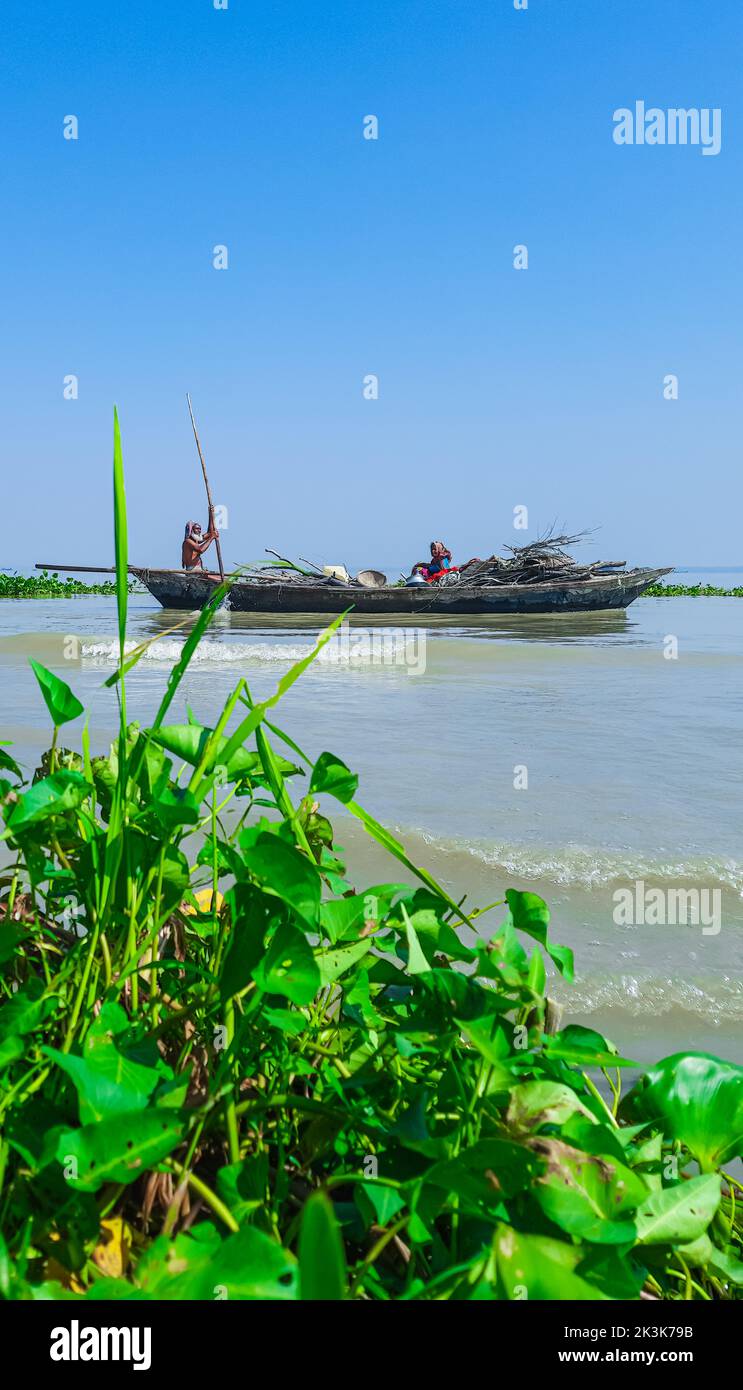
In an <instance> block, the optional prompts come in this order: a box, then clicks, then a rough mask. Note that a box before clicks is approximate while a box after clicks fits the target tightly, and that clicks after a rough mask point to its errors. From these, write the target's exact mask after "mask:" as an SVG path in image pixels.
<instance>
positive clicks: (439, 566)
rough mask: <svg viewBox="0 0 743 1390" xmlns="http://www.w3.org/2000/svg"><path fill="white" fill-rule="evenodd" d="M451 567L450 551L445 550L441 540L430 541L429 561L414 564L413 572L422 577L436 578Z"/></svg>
mask: <svg viewBox="0 0 743 1390" xmlns="http://www.w3.org/2000/svg"><path fill="white" fill-rule="evenodd" d="M451 568H452V563H451V551H450V550H447V548H446V546H445V545H444V542H443V541H431V559H430V561H429V562H428V564H419V565H414V566H413V574H422V575H423V578H424V579H436V578H438V576H439V575H441V574H444V573H445V571H446V570H449V569H451ZM455 568H456V566H455Z"/></svg>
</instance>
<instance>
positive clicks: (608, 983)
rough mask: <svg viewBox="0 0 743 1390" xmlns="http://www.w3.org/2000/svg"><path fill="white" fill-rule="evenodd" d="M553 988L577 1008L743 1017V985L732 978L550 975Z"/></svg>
mask: <svg viewBox="0 0 743 1390" xmlns="http://www.w3.org/2000/svg"><path fill="white" fill-rule="evenodd" d="M550 994H551V995H552V996H553V997H554V998H555V999H558V1000H559V1001H560V1002H561V1003H564V1004H565V1007H566V1008H567V1009H569V1011H570V1013H571V1015H572V1016H574V1017H575V1016H576V1015H578V1014H605V1013H606V1011H607V1010H608V1009H611V1010H614V1009H616V1010H621V1011H622V1012H623V1013H625V1014H630V1015H631V1016H632V1017H634V1018H639V1017H647V1016H648V1015H650V1014H653V1015H654V1016H660V1015H663V1014H671V1013H677V1012H682V1013H686V1014H693V1015H694V1016H695V1017H697V1018H703V1019H704V1020H705V1022H707V1023H711V1024H714V1025H718V1026H719V1025H720V1024H724V1023H733V1022H739V1021H741V1020H743V986H741V984H740V983H739V982H738V981H733V980H731V979H728V978H723V979H721V980H718V981H715V983H714V984H711V983H707V984H705V985H702V984H700V983H698V982H695V981H692V980H684V979H681V978H679V977H676V976H673V975H664V976H662V975H651V974H649V973H648V974H645V975H640V976H636V975H621V974H620V975H615V976H611V977H609V976H607V977H604V978H590V977H585V978H583V979H580V978H579V979H577V980H576V981H575V983H574V984H571V985H569V986H566V985H565V984H564V983H563V982H562V981H561V980H559V979H554V980H551V981H550Z"/></svg>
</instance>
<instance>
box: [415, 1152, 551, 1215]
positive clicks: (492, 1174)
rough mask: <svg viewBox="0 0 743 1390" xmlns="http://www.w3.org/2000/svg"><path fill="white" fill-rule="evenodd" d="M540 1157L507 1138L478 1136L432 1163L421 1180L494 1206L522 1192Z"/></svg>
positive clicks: (536, 1168) (478, 1203)
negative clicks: (449, 1156) (443, 1158)
mask: <svg viewBox="0 0 743 1390" xmlns="http://www.w3.org/2000/svg"><path fill="white" fill-rule="evenodd" d="M539 1166H540V1165H539V1160H538V1158H537V1157H536V1156H535V1155H534V1154H533V1153H530V1152H529V1150H528V1149H527V1148H525V1147H524V1146H523V1145H522V1144H514V1143H512V1142H511V1140H509V1139H480V1140H478V1141H477V1142H476V1143H474V1144H469V1145H468V1146H467V1147H466V1148H464V1149H462V1151H461V1153H459V1154H458V1155H457V1157H456V1158H449V1159H445V1160H444V1161H443V1162H441V1163H435V1164H434V1165H433V1167H432V1168H429V1170H428V1172H427V1173H426V1174H425V1177H424V1178H423V1181H424V1182H425V1183H430V1184H433V1186H434V1187H441V1188H443V1189H444V1190H445V1191H446V1192H451V1193H454V1194H455V1195H456V1196H458V1197H461V1198H464V1199H465V1200H466V1201H469V1202H473V1203H475V1204H477V1205H478V1206H479V1205H480V1204H483V1203H484V1204H485V1205H486V1206H495V1205H498V1204H499V1203H500V1202H502V1201H503V1199H504V1198H508V1197H514V1196H515V1195H516V1193H517V1192H523V1191H524V1190H525V1189H526V1188H527V1187H528V1185H529V1182H530V1180H531V1179H532V1178H533V1177H534V1176H535V1175H536V1174H537V1172H538V1171H539Z"/></svg>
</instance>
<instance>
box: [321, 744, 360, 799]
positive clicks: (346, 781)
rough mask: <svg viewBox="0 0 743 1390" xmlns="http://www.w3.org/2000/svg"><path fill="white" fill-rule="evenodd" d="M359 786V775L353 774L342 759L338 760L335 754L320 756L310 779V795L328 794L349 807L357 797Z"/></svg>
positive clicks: (322, 754)
mask: <svg viewBox="0 0 743 1390" xmlns="http://www.w3.org/2000/svg"><path fill="white" fill-rule="evenodd" d="M358 785H359V779H358V776H357V774H356V773H355V772H351V770H350V768H348V767H346V764H345V763H344V762H341V760H340V758H336V757H335V755H334V754H333V753H321V754H320V756H319V758H318V760H317V762H316V763H315V766H314V767H313V769H312V777H311V778H310V793H311V794H312V795H318V794H319V793H320V792H328V793H329V794H330V795H331V796H334V797H335V798H336V800H337V801H341V802H343V804H344V805H348V802H349V801H352V800H353V798H354V797H355V795H356V792H357V790H358Z"/></svg>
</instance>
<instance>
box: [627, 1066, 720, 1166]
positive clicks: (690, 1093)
mask: <svg viewBox="0 0 743 1390" xmlns="http://www.w3.org/2000/svg"><path fill="white" fill-rule="evenodd" d="M620 1113H621V1114H622V1115H623V1116H624V1117H625V1118H627V1119H629V1120H640V1121H641V1120H653V1121H656V1122H657V1123H658V1124H660V1125H661V1126H662V1128H663V1133H664V1135H665V1136H666V1138H667V1139H674V1140H678V1141H679V1142H680V1143H681V1144H684V1145H685V1146H686V1148H687V1149H688V1150H689V1152H690V1153H691V1154H693V1155H694V1158H696V1160H697V1162H698V1163H699V1166H700V1168H701V1169H702V1170H703V1171H704V1172H712V1171H714V1169H716V1168H719V1167H720V1165H721V1164H724V1163H728V1162H729V1161H730V1160H731V1159H733V1158H738V1157H740V1156H741V1155H743V1067H740V1066H737V1065H736V1064H735V1063H734V1062H724V1061H722V1060H721V1059H720V1058H719V1057H714V1056H712V1055H711V1054H710V1053H707V1052H677V1053H675V1054H674V1055H673V1056H672V1057H665V1058H664V1059H663V1061H661V1062H658V1063H656V1065H655V1066H654V1067H650V1068H649V1069H648V1071H647V1072H646V1073H645V1075H644V1076H642V1077H640V1080H639V1081H638V1082H637V1085H636V1086H634V1087H633V1088H632V1090H631V1091H630V1092H629V1094H628V1095H627V1096H626V1097H625V1099H624V1101H623V1103H622V1107H621V1112H620Z"/></svg>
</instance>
